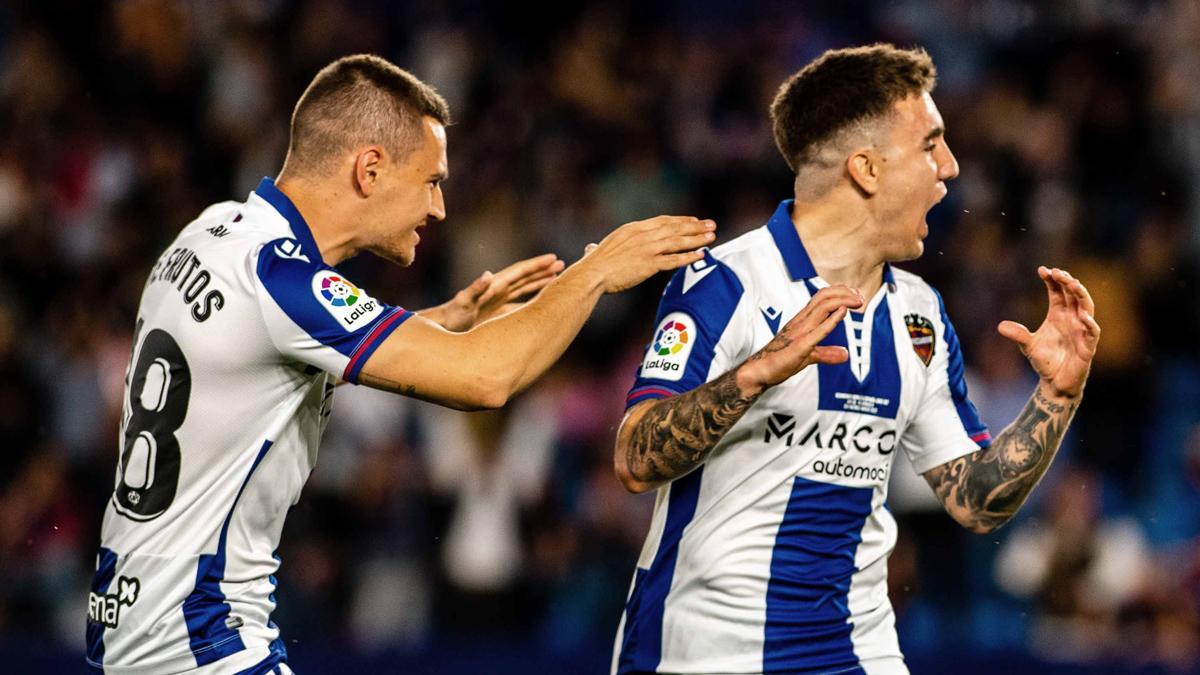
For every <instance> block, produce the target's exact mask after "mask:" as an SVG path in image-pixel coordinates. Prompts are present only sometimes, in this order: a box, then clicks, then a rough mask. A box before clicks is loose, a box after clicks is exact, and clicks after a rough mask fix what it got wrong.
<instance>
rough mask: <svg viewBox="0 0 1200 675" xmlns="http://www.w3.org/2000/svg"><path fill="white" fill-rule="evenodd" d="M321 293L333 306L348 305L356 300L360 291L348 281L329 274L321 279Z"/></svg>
mask: <svg viewBox="0 0 1200 675" xmlns="http://www.w3.org/2000/svg"><path fill="white" fill-rule="evenodd" d="M321 295H322V297H324V298H325V301H326V302H328V303H329V304H331V305H333V306H334V307H349V306H351V305H353V304H354V303H356V302H358V296H359V295H361V291H359V290H358V287H357V286H355V285H354V284H352V283H350V282H349V281H346V280H345V279H343V278H341V277H338V276H332V275H331V276H328V277H325V278H324V279H322V280H321Z"/></svg>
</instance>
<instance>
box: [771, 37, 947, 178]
mask: <svg viewBox="0 0 1200 675" xmlns="http://www.w3.org/2000/svg"><path fill="white" fill-rule="evenodd" d="M936 84H937V69H936V68H935V67H934V65H933V60H932V59H930V58H929V54H927V53H926V52H925V50H924V49H921V48H920V47H916V48H913V49H899V48H897V47H895V46H894V45H890V44H885V43H879V44H873V45H870V46H866V47H853V48H849V49H832V50H829V51H827V52H825V53H824V54H822V55H821V56H820V57H818V58H817V59H816V60H815V61H813V62H812V63H809V64H808V65H807V66H804V68H802V69H800V71H799V72H797V73H795V74H794V75H792V76H791V77H789V78H788V79H787V81H786V82H784V83H783V85H782V86H780V87H779V92H778V93H777V94H776V95H775V100H774V101H773V102H772V103H771V122H772V123H773V124H774V130H775V145H777V146H778V147H779V152H781V153H782V154H783V159H784V160H785V161H787V163H788V166H789V167H791V169H792V171H796V172H798V171H799V170H800V168H801V167H803V166H804V165H805V164H806V163H808V162H809V161H811V160H812V159H813V155H814V154H815V151H816V150H817V149H818V148H819V147H820V146H821V144H823V143H825V142H826V141H829V140H831V139H832V138H833V137H834V136H836V135H837V134H838V132H840V131H842V130H844V129H846V128H847V127H850V126H852V125H854V124H857V123H859V122H864V121H867V120H870V119H872V118H878V117H881V116H883V115H885V114H887V113H888V112H889V111H890V110H891V107H892V105H894V104H895V103H896V102H897V101H902V100H904V99H906V98H908V97H909V96H915V95H920V94H922V93H925V92H930V91H933V88H934V86H935V85H936Z"/></svg>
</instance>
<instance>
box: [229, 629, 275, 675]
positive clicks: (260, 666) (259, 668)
mask: <svg viewBox="0 0 1200 675" xmlns="http://www.w3.org/2000/svg"><path fill="white" fill-rule="evenodd" d="M281 663H287V647H286V646H284V644H283V639H281V638H275V641H274V642H272V643H271V653H270V654H268V655H267V658H265V659H263V660H262V661H259V662H258V663H256V664H254V665H253V666H250V667H249V668H246V669H245V670H239V671H238V672H237V673H235V675H267V673H279V672H282V669H281V668H280V667H279V664H281Z"/></svg>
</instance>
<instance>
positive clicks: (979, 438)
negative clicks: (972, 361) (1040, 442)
mask: <svg viewBox="0 0 1200 675" xmlns="http://www.w3.org/2000/svg"><path fill="white" fill-rule="evenodd" d="M933 294H934V295H936V296H937V301H938V311H939V312H941V313H942V325H943V326H945V327H946V358H947V363H946V380H947V385H949V387H950V398H951V399H952V400H953V401H954V409H955V410H956V411H958V419H959V420H960V421H962V425H963V429H965V430H966V432H967V436H970V437H971V440H973V441H975V443H976V444H977V445H979V447H981V448H986V447H988V446H990V445H991V444H992V440H991V436H990V435H989V434H988V428H987V425H986V424H984V423H983V420H981V419H979V411H978V410H976V409H975V404H974V403H971V399H970V398H968V397H967V379H966V377H965V376H964V374H965V372H966V368H965V366H964V365H963V355H962V345H960V344H959V343H958V334H957V333H955V332H954V325H953V324H951V323H950V317H949V316H947V315H946V303H945V302H943V301H942V294H941V293H938V292H937V290H934V291H933Z"/></svg>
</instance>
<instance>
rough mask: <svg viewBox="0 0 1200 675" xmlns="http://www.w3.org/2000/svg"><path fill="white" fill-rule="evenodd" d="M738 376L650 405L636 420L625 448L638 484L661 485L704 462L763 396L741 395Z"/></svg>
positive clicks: (727, 376)
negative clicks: (718, 443) (727, 433)
mask: <svg viewBox="0 0 1200 675" xmlns="http://www.w3.org/2000/svg"><path fill="white" fill-rule="evenodd" d="M737 372H738V369H734V370H731V371H729V372H727V373H725V374H724V375H722V376H721V377H718V378H717V379H715V380H713V381H712V382H709V383H708V384H705V385H704V386H702V387H699V388H697V389H693V390H692V391H689V392H688V393H686V394H681V395H679V396H675V397H672V398H667V399H662V400H660V401H656V402H655V403H654V404H653V405H651V406H650V407H649V409H647V410H646V412H645V414H643V415H642V417H641V419H639V420H638V421H637V424H636V426H635V427H634V429H633V432H632V435H631V438H630V440H629V443H628V447H627V449H626V454H625V461H626V465H627V467H628V470H629V475H630V476H632V477H633V478H634V479H636V480H638V481H640V482H642V483H661V482H665V481H670V480H674V479H676V478H679V477H680V476H683V475H684V474H687V473H688V472H690V471H691V470H692V469H694V468H696V467H697V466H699V465H700V464H701V463H702V462H703V461H704V460H705V459H707V458H708V455H709V453H711V452H712V449H713V448H714V447H715V446H716V445H717V442H718V441H720V440H721V438H722V437H724V436H725V433H726V432H728V431H729V429H730V427H732V426H733V425H734V424H735V423H737V421H738V420H739V419H741V417H742V415H744V414H745V412H746V410H747V409H749V408H750V406H751V404H753V403H754V401H755V400H757V398H758V396H759V393H761V390H760V392H759V393H753V392H747V391H743V389H742V388H741V387H740V386H739V385H738V382H737Z"/></svg>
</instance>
